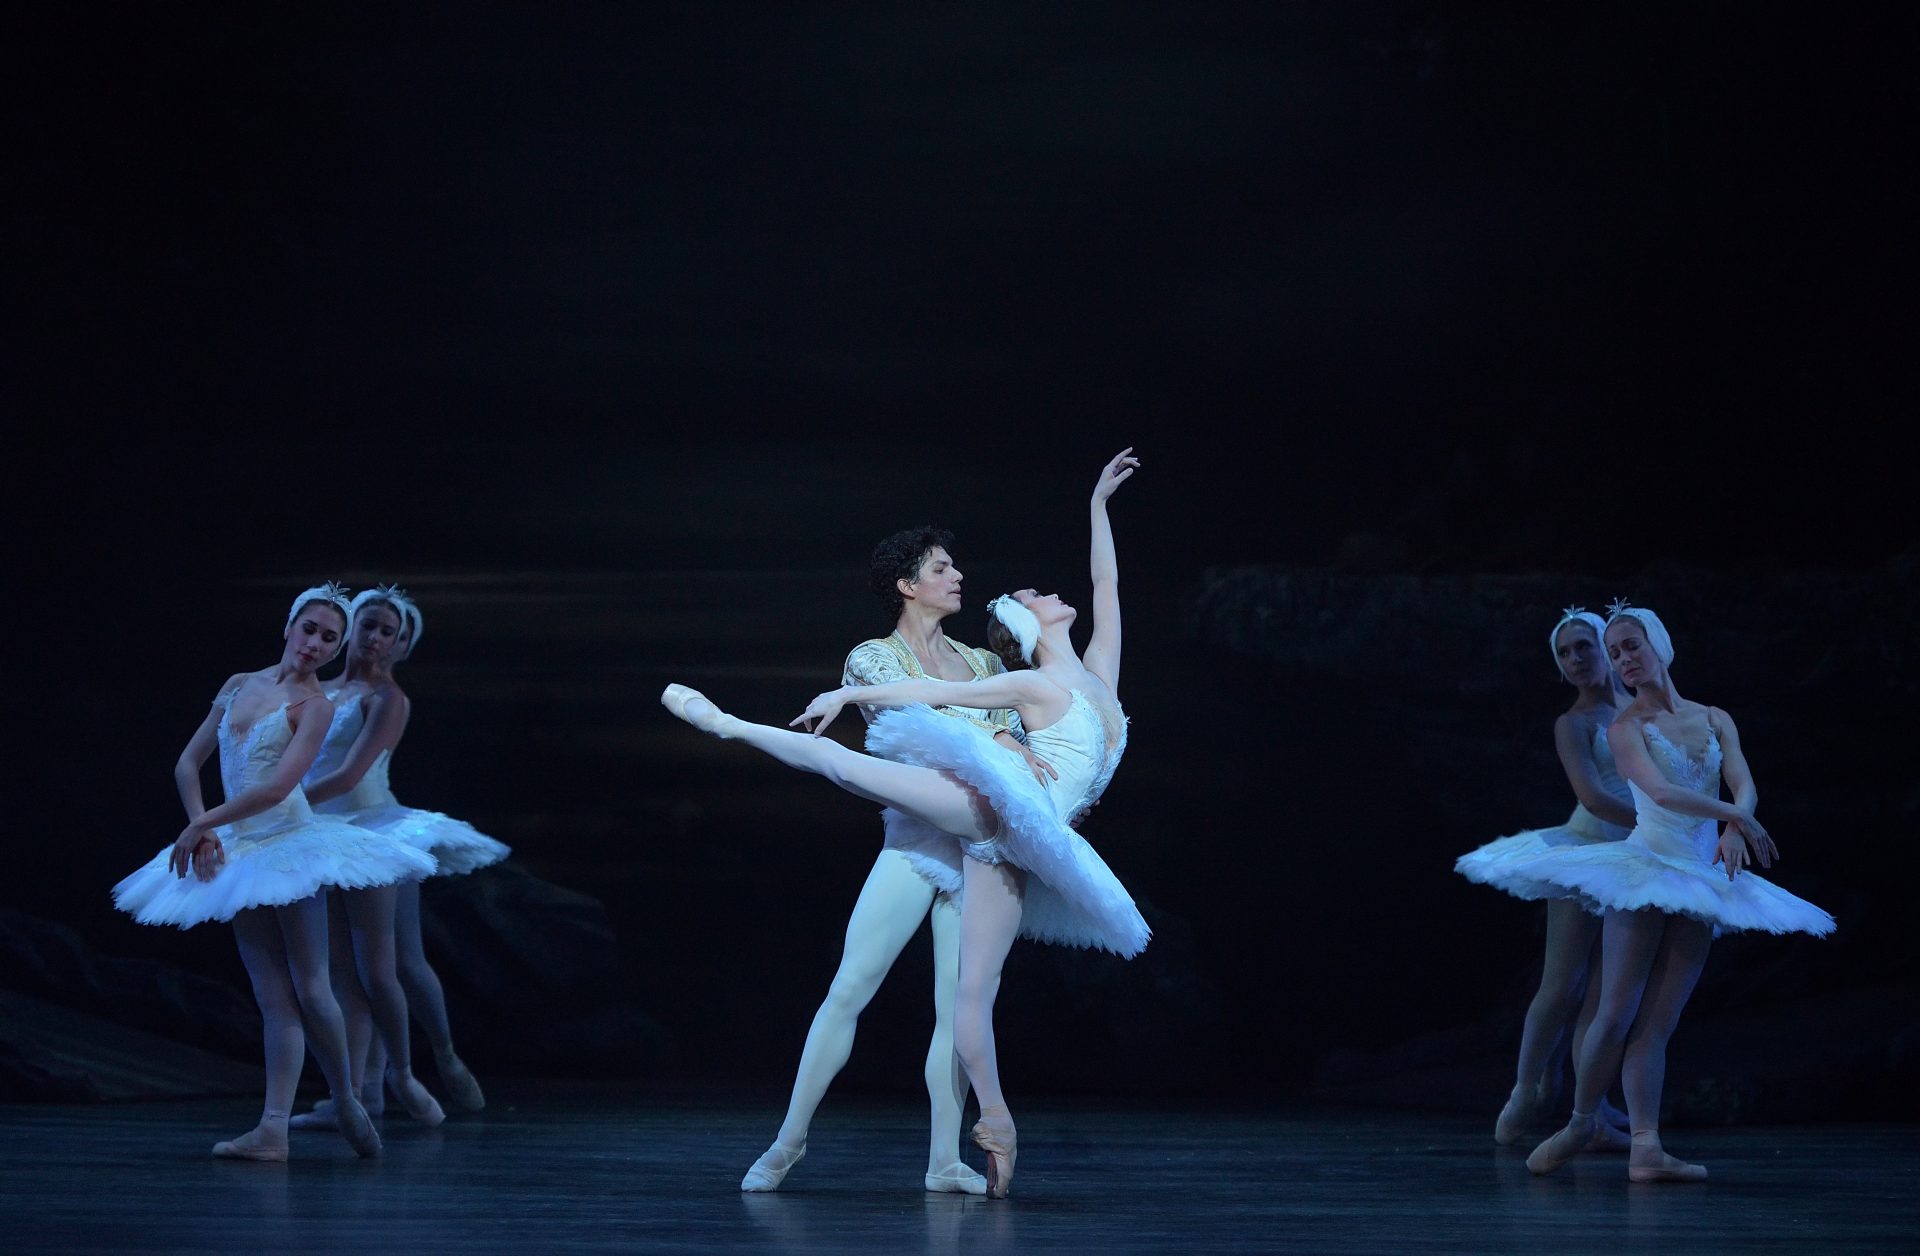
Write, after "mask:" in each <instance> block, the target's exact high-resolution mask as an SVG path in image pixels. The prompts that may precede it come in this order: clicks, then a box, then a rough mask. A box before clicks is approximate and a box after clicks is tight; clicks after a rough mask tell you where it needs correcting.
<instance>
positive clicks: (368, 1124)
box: [333, 1096, 380, 1160]
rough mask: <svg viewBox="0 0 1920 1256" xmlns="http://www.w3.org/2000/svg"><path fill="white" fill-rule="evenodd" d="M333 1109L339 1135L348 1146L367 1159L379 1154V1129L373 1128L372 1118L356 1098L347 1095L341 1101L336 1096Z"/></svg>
mask: <svg viewBox="0 0 1920 1256" xmlns="http://www.w3.org/2000/svg"><path fill="white" fill-rule="evenodd" d="M333 1110H334V1115H335V1116H336V1117H337V1118H338V1119H339V1122H340V1137H342V1138H344V1139H346V1140H347V1145H348V1146H349V1147H351V1148H353V1150H354V1151H355V1152H356V1153H357V1154H359V1155H360V1156H362V1157H364V1158H366V1159H369V1160H371V1159H372V1158H373V1157H375V1156H377V1155H379V1154H380V1131H379V1130H376V1129H375V1128H373V1118H372V1117H370V1116H368V1115H367V1110H366V1108H365V1107H364V1106H363V1105H362V1104H361V1102H360V1101H359V1100H358V1099H356V1098H353V1097H352V1096H348V1098H347V1100H346V1102H344V1103H342V1102H341V1101H340V1099H339V1098H338V1097H336V1098H335V1099H334V1102H333Z"/></svg>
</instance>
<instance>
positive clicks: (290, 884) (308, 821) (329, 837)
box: [113, 789, 433, 929]
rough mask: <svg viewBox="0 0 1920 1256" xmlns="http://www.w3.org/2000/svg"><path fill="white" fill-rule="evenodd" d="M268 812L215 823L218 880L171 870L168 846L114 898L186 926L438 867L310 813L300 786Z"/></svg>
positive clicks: (155, 919) (412, 877)
mask: <svg viewBox="0 0 1920 1256" xmlns="http://www.w3.org/2000/svg"><path fill="white" fill-rule="evenodd" d="M269 814H273V815H275V816H276V817H277V819H276V822H273V823H269V824H266V825H253V824H249V823H248V822H245V821H243V822H242V823H241V824H239V825H235V826H232V827H222V828H219V829H216V830H214V833H215V836H217V837H218V838H219V839H220V845H221V846H222V847H223V848H224V849H225V850H226V852H227V862H226V866H225V867H223V868H221V869H220V871H219V872H217V873H215V874H214V877H213V880H211V881H201V880H200V879H199V878H198V877H196V876H194V875H193V873H192V872H189V873H188V874H187V875H186V876H185V877H184V878H182V877H178V876H175V875H174V874H173V873H172V872H170V871H168V869H167V856H168V855H169V854H170V853H171V852H172V850H173V847H172V846H167V847H165V848H164V849H162V850H161V851H160V853H159V854H157V855H155V856H154V857H153V858H152V859H150V860H148V861H147V863H146V864H145V866H143V867H142V868H141V869H140V870H139V871H138V872H135V873H134V874H133V875H132V876H129V877H127V878H126V879H125V880H123V881H121V882H120V884H118V885H116V886H114V887H113V902H114V906H116V907H118V908H119V909H120V910H121V911H124V912H129V913H131V914H132V916H133V918H134V919H135V920H138V921H139V922H140V923H141V924H143V925H178V926H179V927H180V928H182V929H185V928H188V927H190V926H193V925H197V924H204V923H205V922H207V921H209V920H231V919H233V918H234V916H236V915H237V914H239V913H240V912H243V911H245V910H246V909H248V908H249V907H284V906H286V905H287V904H288V903H297V902H299V901H300V900H301V899H303V898H308V897H310V896H312V895H314V894H316V893H318V892H319V891H320V890H321V889H323V888H324V887H326V886H330V885H331V886H338V887H339V888H341V889H345V890H359V889H367V888H369V887H372V886H376V885H392V884H394V883H395V882H398V881H416V880H419V879H420V878H421V877H425V876H430V875H431V874H432V873H433V860H432V859H431V858H429V857H428V856H426V855H424V854H422V853H421V852H420V851H418V850H415V849H414V848H413V847H411V846H408V845H406V844H404V843H402V842H398V841H395V840H394V839H393V838H391V837H388V836H387V835H385V834H382V833H376V832H373V831H372V830H369V829H363V828H360V827H358V826H356V825H352V824H347V823H345V822H344V821H341V820H335V819H331V818H329V817H326V816H317V815H315V814H313V812H312V810H311V809H309V808H308V806H307V801H306V797H305V796H304V795H303V794H301V792H300V791H299V790H298V789H295V790H294V792H293V793H292V794H290V795H289V796H288V798H287V800H286V801H284V802H282V803H281V804H280V805H279V806H278V807H276V808H275V809H274V811H273V812H272V813H269ZM259 818H260V817H254V819H255V820H257V819H259Z"/></svg>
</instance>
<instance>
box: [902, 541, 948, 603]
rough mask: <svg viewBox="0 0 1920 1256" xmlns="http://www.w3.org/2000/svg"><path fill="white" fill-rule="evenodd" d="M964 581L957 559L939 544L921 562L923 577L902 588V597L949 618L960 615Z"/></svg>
mask: <svg viewBox="0 0 1920 1256" xmlns="http://www.w3.org/2000/svg"><path fill="white" fill-rule="evenodd" d="M960 581H961V575H960V569H959V568H958V567H956V566H954V565H953V556H952V555H950V554H948V553H947V550H946V547H945V546H943V545H936V546H934V547H933V548H932V549H930V550H928V551H927V556H926V557H925V558H923V559H921V560H920V574H919V575H918V576H917V577H915V579H914V581H913V583H912V584H911V585H906V586H904V587H902V588H901V590H900V595H901V596H902V597H904V598H906V599H907V600H908V601H910V602H913V603H914V604H915V605H918V606H920V607H923V608H924V609H926V610H929V611H932V612H933V613H934V614H936V615H938V616H940V617H941V618H942V619H945V618H946V617H947V616H949V615H956V614H958V613H959V612H960Z"/></svg>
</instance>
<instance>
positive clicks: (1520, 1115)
mask: <svg viewBox="0 0 1920 1256" xmlns="http://www.w3.org/2000/svg"><path fill="white" fill-rule="evenodd" d="M1532 1115H1533V1110H1532V1109H1531V1108H1530V1107H1529V1106H1528V1105H1526V1104H1525V1103H1523V1102H1522V1101H1521V1099H1520V1092H1519V1091H1517V1090H1516V1091H1515V1092H1514V1093H1512V1094H1511V1095H1508V1096H1507V1103H1506V1106H1505V1107H1503V1108H1501V1109H1500V1115H1499V1116H1498V1117H1496V1118H1494V1122H1493V1141H1494V1142H1496V1143H1498V1144H1499V1145H1500V1146H1502V1147H1511V1146H1513V1144H1515V1143H1517V1142H1519V1141H1520V1135H1522V1134H1524V1133H1526V1132H1527V1120H1528V1118H1529V1117H1531V1116H1532Z"/></svg>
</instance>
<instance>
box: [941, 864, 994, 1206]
mask: <svg viewBox="0 0 1920 1256" xmlns="http://www.w3.org/2000/svg"><path fill="white" fill-rule="evenodd" d="M961 915H962V913H961V911H960V905H959V904H958V903H956V902H954V900H953V899H952V898H951V897H950V896H948V895H945V894H938V895H935V896H934V900H933V907H932V910H931V911H930V912H929V914H928V919H929V922H930V923H931V925H932V928H933V1037H932V1039H931V1040H929V1041H928V1043H927V1066H926V1079H927V1101H928V1103H929V1104H931V1105H932V1109H933V1122H932V1126H931V1128H930V1132H929V1137H928V1142H927V1189H928V1190H930V1191H952V1192H957V1193H961V1194H967V1195H984V1194H985V1193H986V1190H987V1180H986V1178H984V1177H982V1176H981V1175H980V1174H978V1173H976V1172H975V1171H974V1170H973V1169H972V1168H971V1167H969V1166H968V1165H967V1164H966V1163H965V1162H964V1161H962V1160H961V1159H960V1157H959V1154H958V1152H959V1146H960V1118H961V1116H962V1114H963V1113H964V1112H965V1111H966V1106H967V1088H968V1087H967V1074H966V1070H965V1069H964V1068H963V1067H962V1066H961V1064H960V1055H959V1052H958V1051H956V1050H955V1049H954V1045H953V1018H954V1003H955V1001H956V998H957V995H958V991H959V985H960V921H961Z"/></svg>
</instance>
